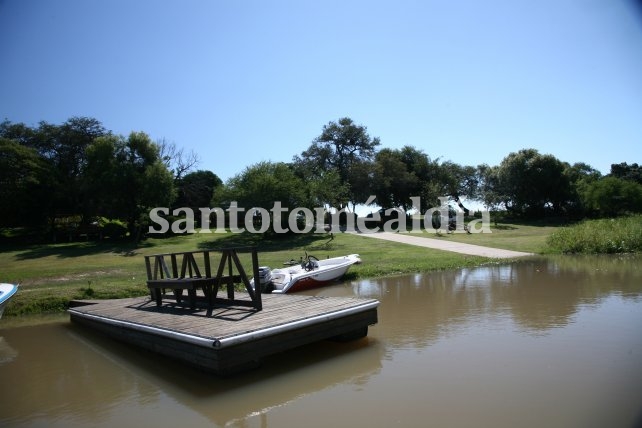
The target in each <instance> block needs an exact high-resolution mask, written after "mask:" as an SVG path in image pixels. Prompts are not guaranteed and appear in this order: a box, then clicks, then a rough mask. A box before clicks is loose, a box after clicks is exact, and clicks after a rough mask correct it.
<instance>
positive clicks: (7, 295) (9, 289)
mask: <svg viewBox="0 0 642 428" xmlns="http://www.w3.org/2000/svg"><path fill="white" fill-rule="evenodd" d="M16 291H18V286H17V285H13V284H0V318H2V314H3V313H4V308H5V306H6V304H7V303H8V302H9V300H10V299H11V298H12V297H13V295H14V294H16Z"/></svg>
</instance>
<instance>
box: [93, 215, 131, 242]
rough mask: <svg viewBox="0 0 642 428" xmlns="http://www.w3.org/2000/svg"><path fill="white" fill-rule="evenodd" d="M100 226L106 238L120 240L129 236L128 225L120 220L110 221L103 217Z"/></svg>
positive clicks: (99, 221)
mask: <svg viewBox="0 0 642 428" xmlns="http://www.w3.org/2000/svg"><path fill="white" fill-rule="evenodd" d="M98 225H99V227H100V229H101V231H102V236H103V237H104V238H111V239H120V238H124V237H125V236H127V224H126V223H125V222H123V221H120V220H118V219H108V218H105V217H101V218H100V219H99V220H98Z"/></svg>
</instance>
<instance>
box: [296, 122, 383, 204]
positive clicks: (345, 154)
mask: <svg viewBox="0 0 642 428" xmlns="http://www.w3.org/2000/svg"><path fill="white" fill-rule="evenodd" d="M379 144H380V141H379V138H371V137H370V136H369V135H368V132H367V128H366V127H365V126H361V125H356V124H355V123H354V122H353V121H352V119H350V118H348V117H344V118H341V119H339V121H338V122H329V123H328V124H327V125H325V126H324V127H323V130H322V132H321V135H320V136H318V137H317V138H315V139H314V140H313V141H312V144H311V145H310V147H309V148H308V149H307V150H305V151H304V152H303V153H301V155H300V156H295V157H294V162H295V163H297V164H300V165H301V167H302V168H306V169H308V170H309V171H310V173H311V174H312V175H314V176H318V177H320V176H323V174H324V173H325V172H326V171H335V172H336V173H337V174H338V176H339V179H340V180H341V183H345V184H347V185H348V186H349V192H350V194H349V199H348V200H345V201H341V203H340V206H339V207H337V208H343V206H345V205H347V203H348V202H352V203H353V204H357V203H363V202H365V199H363V200H361V198H362V197H363V195H362V194H360V193H359V192H358V191H357V190H356V187H357V186H355V185H354V184H353V183H352V182H351V179H352V180H354V175H352V176H351V174H350V172H351V169H352V168H353V167H354V166H356V165H359V164H362V163H364V162H368V161H371V160H372V159H373V157H374V155H375V152H376V148H377V146H379ZM357 195H359V197H358V196H357Z"/></svg>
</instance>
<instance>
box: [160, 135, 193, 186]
mask: <svg viewBox="0 0 642 428" xmlns="http://www.w3.org/2000/svg"><path fill="white" fill-rule="evenodd" d="M156 146H157V147H158V150H159V156H160V158H161V160H162V161H163V162H164V163H165V166H166V167H167V168H168V169H169V170H170V171H171V172H172V173H173V174H174V179H175V180H177V181H178V180H180V179H181V178H183V176H184V175H185V174H187V173H188V172H189V171H191V170H192V169H193V168H195V167H196V165H198V163H199V159H198V155H197V154H196V153H194V152H193V151H190V152H189V153H185V150H184V149H182V148H178V147H177V146H176V143H173V142H168V141H166V140H165V139H164V138H163V139H161V140H159V141H157V142H156Z"/></svg>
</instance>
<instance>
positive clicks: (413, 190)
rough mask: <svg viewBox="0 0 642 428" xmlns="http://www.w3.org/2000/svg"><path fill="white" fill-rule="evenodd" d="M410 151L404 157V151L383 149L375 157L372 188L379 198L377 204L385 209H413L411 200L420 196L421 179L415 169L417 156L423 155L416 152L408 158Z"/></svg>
mask: <svg viewBox="0 0 642 428" xmlns="http://www.w3.org/2000/svg"><path fill="white" fill-rule="evenodd" d="M409 151H410V148H408V150H406V156H404V153H403V151H402V150H393V149H382V150H381V151H379V153H377V155H376V157H375V167H374V174H373V179H372V184H371V187H372V191H373V194H374V195H375V196H376V197H377V203H378V204H379V205H381V207H382V208H384V209H388V208H398V207H401V208H403V209H406V210H408V209H411V208H412V201H411V199H410V198H412V197H414V196H420V193H421V187H422V183H421V177H420V176H418V174H417V172H418V171H416V170H413V169H414V168H413V167H414V165H415V164H416V161H418V159H417V158H416V157H415V155H419V156H421V154H420V152H418V151H416V152H414V153H413V155H412V156H408V155H409V153H408V152H409Z"/></svg>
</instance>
